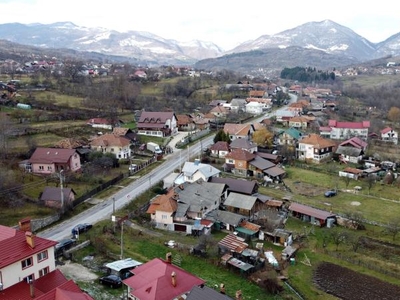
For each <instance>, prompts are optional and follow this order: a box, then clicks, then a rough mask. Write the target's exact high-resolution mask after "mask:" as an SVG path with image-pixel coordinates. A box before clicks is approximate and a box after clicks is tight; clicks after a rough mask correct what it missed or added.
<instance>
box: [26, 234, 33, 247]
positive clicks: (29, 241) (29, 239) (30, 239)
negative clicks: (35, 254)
mask: <svg viewBox="0 0 400 300" xmlns="http://www.w3.org/2000/svg"><path fill="white" fill-rule="evenodd" d="M25 238H26V243H27V244H28V245H29V247H31V248H32V249H33V248H35V240H34V235H33V234H32V232H30V231H27V232H25Z"/></svg>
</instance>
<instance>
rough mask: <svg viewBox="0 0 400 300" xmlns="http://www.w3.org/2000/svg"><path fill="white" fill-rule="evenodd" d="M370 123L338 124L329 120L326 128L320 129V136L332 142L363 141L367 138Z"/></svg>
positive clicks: (338, 122)
mask: <svg viewBox="0 0 400 300" xmlns="http://www.w3.org/2000/svg"><path fill="white" fill-rule="evenodd" d="M369 127H370V121H362V122H340V121H336V120H329V122H328V125H327V126H322V127H320V129H319V130H320V135H321V136H323V137H326V138H329V139H333V140H345V139H350V138H352V137H355V136H356V137H359V138H361V139H363V140H366V139H367V138H368V129H369Z"/></svg>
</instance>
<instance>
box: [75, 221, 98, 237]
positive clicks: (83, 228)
mask: <svg viewBox="0 0 400 300" xmlns="http://www.w3.org/2000/svg"><path fill="white" fill-rule="evenodd" d="M92 227H93V225H92V224H89V223H83V224H78V225H76V226H75V227H74V228H72V230H71V233H72V235H73V236H75V235H77V234H81V233H82V232H86V231H88V230H89V229H90V228H92Z"/></svg>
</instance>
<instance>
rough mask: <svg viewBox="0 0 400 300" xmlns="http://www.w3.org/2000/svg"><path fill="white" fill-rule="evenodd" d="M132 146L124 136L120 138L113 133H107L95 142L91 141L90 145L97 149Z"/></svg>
mask: <svg viewBox="0 0 400 300" xmlns="http://www.w3.org/2000/svg"><path fill="white" fill-rule="evenodd" d="M129 144H130V140H129V139H127V138H125V137H123V136H118V135H115V134H112V133H106V134H103V135H101V136H99V137H97V138H95V139H94V140H93V141H91V143H90V145H91V146H95V147H100V146H103V147H109V146H115V147H126V146H128V145H129Z"/></svg>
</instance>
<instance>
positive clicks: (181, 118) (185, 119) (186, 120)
mask: <svg viewBox="0 0 400 300" xmlns="http://www.w3.org/2000/svg"><path fill="white" fill-rule="evenodd" d="M176 118H177V119H178V121H177V123H178V125H188V124H190V123H193V120H192V118H191V117H189V116H188V115H176Z"/></svg>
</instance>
